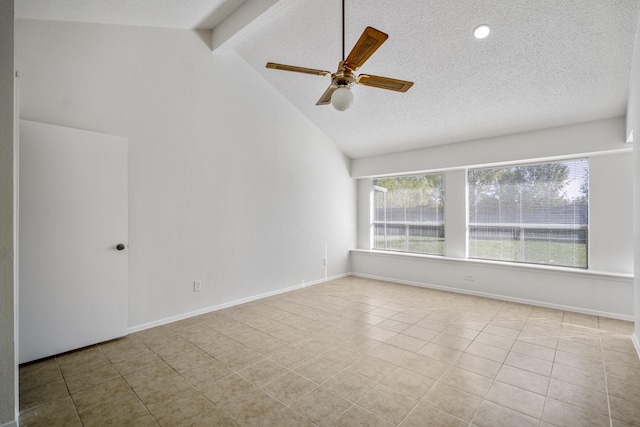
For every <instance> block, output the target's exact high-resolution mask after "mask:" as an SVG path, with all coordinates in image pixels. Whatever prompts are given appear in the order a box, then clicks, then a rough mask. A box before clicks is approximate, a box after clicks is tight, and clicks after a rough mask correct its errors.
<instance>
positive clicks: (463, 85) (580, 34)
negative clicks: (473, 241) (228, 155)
mask: <svg viewBox="0 0 640 427" xmlns="http://www.w3.org/2000/svg"><path fill="white" fill-rule="evenodd" d="M261 1H262V2H265V1H266V0H248V1H245V0H19V1H17V2H16V17H17V18H31V19H52V20H68V21H85V22H100V23H107V24H125V25H146V26H158V27H173V28H189V29H196V28H200V29H201V28H205V29H211V28H214V27H216V26H218V25H219V24H220V23H222V25H223V24H224V23H225V22H224V20H225V18H226V19H227V21H229V20H231V19H235V20H236V21H242V19H240V18H241V17H242V16H244V15H247V13H248V12H247V11H250V10H251V9H252V8H253V9H255V7H253V6H254V5H253V4H256V3H258V2H261ZM252 3H253V4H252ZM268 4H269V8H268V9H267V10H266V11H262V10H261V13H262V14H261V15H260V16H259V19H246V18H245V22H244V23H243V24H242V28H241V31H239V30H237V31H236V34H235V36H234V37H232V38H231V39H229V41H228V43H226V45H225V49H233V50H234V51H236V52H237V53H238V54H239V55H240V56H241V57H242V58H243V59H244V60H245V61H246V62H247V63H248V64H249V65H250V66H251V67H253V68H255V70H256V71H257V72H258V73H259V74H260V75H261V76H262V77H263V78H264V79H266V81H268V82H269V83H270V84H271V85H272V86H273V87H274V88H276V89H277V90H278V91H279V92H280V93H281V94H282V95H283V96H284V97H285V98H287V99H288V100H289V101H290V102H291V103H292V104H293V105H295V106H296V107H297V108H298V109H299V110H300V111H301V112H302V113H303V114H304V115H305V116H307V117H308V118H309V120H311V121H312V122H313V123H315V124H316V125H317V126H318V127H319V128H320V129H321V130H323V131H324V132H325V133H326V134H327V135H329V136H330V137H331V138H332V139H333V140H334V141H335V143H336V144H337V145H338V147H339V148H340V149H342V150H343V151H344V152H345V153H346V154H347V155H348V156H350V157H352V158H359V157H366V156H372V155H378V154H384V153H390V152H396V151H405V150H410V149H416V148H422V147H428V146H434V145H440V144H447V143H453V142H460V141H465V140H471V139H478V138H483V137H490V136H497V135H504V134H510V133H517V132H523V131H528V130H534V129H541V128H549V127H554V126H561V125H566V124H573V123H580V122H587V121H592V120H597V119H602V118H609V117H616V116H621V115H623V114H624V113H625V111H626V107H627V99H628V89H629V78H630V71H631V60H632V52H633V43H634V40H635V33H636V23H637V18H638V10H639V2H638V1H637V0H567V1H557V0H536V1H530V0H510V1H504V0H486V1H482V2H479V1H477V0H457V1H455V2H452V1H449V0H430V1H422V0H395V1H388V0H346V7H345V12H346V50H347V53H348V52H349V50H350V49H351V47H352V46H353V45H354V43H355V42H356V40H357V39H358V37H359V36H360V34H361V33H362V31H363V30H364V28H365V27H367V26H373V27H375V28H377V29H379V30H381V31H383V32H385V33H387V34H389V39H388V40H387V41H386V42H385V43H384V44H383V45H382V46H381V47H380V48H379V49H378V51H377V52H376V53H375V54H374V55H373V56H372V57H371V59H369V60H368V61H367V63H366V64H365V65H364V66H363V67H362V68H361V69H360V70H359V71H358V72H362V73H367V74H374V75H380V76H387V77H393V78H398V79H402V80H410V81H413V82H415V85H414V86H413V87H412V88H411V89H410V90H409V91H408V92H406V93H398V92H393V91H388V90H382V89H375V88H371V87H366V86H361V85H356V86H355V87H354V88H353V89H352V91H353V94H354V98H355V100H354V104H353V106H352V108H350V109H349V110H347V111H345V112H338V111H336V110H334V109H333V108H332V107H331V106H329V105H325V106H316V105H315V104H316V101H317V100H318V98H319V97H320V96H321V95H322V93H323V92H324V90H325V89H326V88H327V86H328V85H329V83H330V78H329V77H320V76H314V75H308V74H300V73H291V72H285V71H277V70H272V69H267V68H265V64H266V62H268V61H273V62H279V63H285V64H291V65H297V66H302V67H309V68H317V69H321V70H328V71H331V72H334V71H335V70H336V69H337V66H338V62H339V61H340V60H341V55H342V52H341V51H342V32H341V31H342V27H341V0H323V1H318V0H270V1H269V2H268ZM263 5H264V3H263ZM238 8H240V9H238ZM263 8H264V7H263ZM236 9H238V10H237V11H236V12H234V11H235V10H236ZM234 15H235V16H234ZM480 24H487V25H489V26H490V27H491V30H492V31H491V34H490V35H489V37H487V38H486V39H483V40H478V39H475V38H474V37H473V34H472V32H473V29H474V28H475V27H476V26H478V25H480ZM214 34H215V30H214Z"/></svg>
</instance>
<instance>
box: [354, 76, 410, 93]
mask: <svg viewBox="0 0 640 427" xmlns="http://www.w3.org/2000/svg"><path fill="white" fill-rule="evenodd" d="M356 83H359V84H361V85H365V86H373V87H377V88H380V89H388V90H395V91H396V92H406V91H408V90H409V88H411V86H413V82H407V81H405V80H398V79H390V78H389V77H380V76H371V75H369V74H360V75H359V76H358V78H357V79H356Z"/></svg>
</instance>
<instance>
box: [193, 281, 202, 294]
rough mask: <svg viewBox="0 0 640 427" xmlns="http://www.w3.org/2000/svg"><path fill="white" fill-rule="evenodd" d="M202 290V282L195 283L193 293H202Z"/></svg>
mask: <svg viewBox="0 0 640 427" xmlns="http://www.w3.org/2000/svg"><path fill="white" fill-rule="evenodd" d="M201 290H202V280H195V281H194V282H193V292H200V291H201Z"/></svg>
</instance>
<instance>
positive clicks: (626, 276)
mask: <svg viewBox="0 0 640 427" xmlns="http://www.w3.org/2000/svg"><path fill="white" fill-rule="evenodd" d="M351 252H352V253H357V254H364V255H372V256H381V257H391V258H394V257H395V258H405V259H424V260H429V261H435V262H444V263H452V264H460V265H462V264H465V265H469V264H472V265H473V264H475V265H484V266H494V267H498V268H501V269H512V270H520V271H522V270H528V271H534V272H540V273H546V272H548V273H554V274H567V275H572V276H576V275H582V276H591V277H603V278H607V279H622V281H625V282H627V281H630V282H632V281H633V278H634V275H633V273H618V272H613V271H598V270H589V269H581V268H569V267H555V266H550V265H540V264H524V263H513V262H504V261H490V260H483V259H468V258H466V259H465V258H454V257H447V256H439V255H425V254H416V253H408V252H393V251H378V250H368V249H351Z"/></svg>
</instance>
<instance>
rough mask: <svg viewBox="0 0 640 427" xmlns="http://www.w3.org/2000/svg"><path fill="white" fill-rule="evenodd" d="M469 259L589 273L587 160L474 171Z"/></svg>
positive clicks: (471, 177)
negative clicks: (551, 266) (541, 265)
mask: <svg viewBox="0 0 640 427" xmlns="http://www.w3.org/2000/svg"><path fill="white" fill-rule="evenodd" d="M467 179H468V185H469V195H468V201H469V205H468V206H469V228H468V244H469V258H481V259H491V260H501V261H515V262H525V263H533V264H547V265H557V266H567V267H579V268H587V237H588V225H589V215H588V213H589V209H588V200H589V197H588V193H589V163H588V160H587V159H577V160H568V161H559V162H552V163H541V164H532V165H519V166H509V167H499V168H483V169H472V170H469V171H468V172H467Z"/></svg>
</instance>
